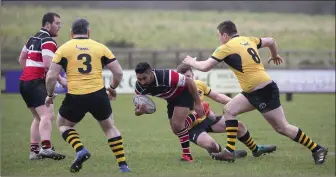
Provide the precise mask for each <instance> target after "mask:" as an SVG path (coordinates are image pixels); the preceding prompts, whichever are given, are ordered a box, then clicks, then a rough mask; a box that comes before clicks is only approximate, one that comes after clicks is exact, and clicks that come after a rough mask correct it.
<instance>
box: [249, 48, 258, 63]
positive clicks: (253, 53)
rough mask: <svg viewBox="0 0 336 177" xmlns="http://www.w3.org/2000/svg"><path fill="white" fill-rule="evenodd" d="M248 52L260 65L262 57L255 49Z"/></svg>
mask: <svg viewBox="0 0 336 177" xmlns="http://www.w3.org/2000/svg"><path fill="white" fill-rule="evenodd" d="M247 52H248V53H249V54H250V55H251V57H252V59H253V60H254V61H255V62H256V63H260V57H259V55H258V54H257V52H256V51H255V50H254V49H253V48H248V49H247Z"/></svg>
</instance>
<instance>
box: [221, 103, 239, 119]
mask: <svg viewBox="0 0 336 177" xmlns="http://www.w3.org/2000/svg"><path fill="white" fill-rule="evenodd" d="M237 114H238V113H237V112H236V111H235V110H234V109H233V108H231V107H228V106H227V105H225V106H224V116H225V118H229V119H230V118H231V117H234V116H236V115H237Z"/></svg>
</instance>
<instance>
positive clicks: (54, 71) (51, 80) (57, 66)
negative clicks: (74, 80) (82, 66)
mask: <svg viewBox="0 0 336 177" xmlns="http://www.w3.org/2000/svg"><path fill="white" fill-rule="evenodd" d="M64 60H65V59H64V58H62V57H61V56H60V55H59V54H56V55H55V57H54V58H53V60H52V61H53V62H52V63H51V65H50V68H49V70H48V73H47V78H46V87H47V93H48V96H49V97H52V96H53V95H54V91H55V86H56V81H57V78H58V76H59V74H60V72H61V70H62V65H64V64H65V63H66V62H65V61H64Z"/></svg>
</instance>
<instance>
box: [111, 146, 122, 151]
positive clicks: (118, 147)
mask: <svg viewBox="0 0 336 177" xmlns="http://www.w3.org/2000/svg"><path fill="white" fill-rule="evenodd" d="M120 148H123V145H119V146H114V147H111V149H112V150H116V149H120Z"/></svg>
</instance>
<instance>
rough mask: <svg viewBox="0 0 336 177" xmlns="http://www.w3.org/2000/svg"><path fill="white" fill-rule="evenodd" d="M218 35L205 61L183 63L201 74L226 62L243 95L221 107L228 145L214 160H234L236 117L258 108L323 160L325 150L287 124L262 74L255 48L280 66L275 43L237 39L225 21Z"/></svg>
mask: <svg viewBox="0 0 336 177" xmlns="http://www.w3.org/2000/svg"><path fill="white" fill-rule="evenodd" d="M217 36H218V38H219V41H220V43H221V45H220V46H219V47H218V48H217V49H216V50H215V52H214V53H213V54H212V55H211V57H210V58H208V59H207V60H205V61H196V60H195V58H192V57H190V56H187V57H186V58H185V59H184V61H183V62H184V63H185V64H188V65H190V66H192V67H193V68H195V69H197V70H200V71H209V70H210V69H211V68H213V67H214V66H215V65H217V64H218V63H220V62H225V63H226V64H227V65H228V66H229V68H230V69H231V70H232V71H233V72H234V74H235V75H236V76H237V78H238V81H239V84H240V86H241V88H242V90H243V91H242V92H241V93H239V94H237V95H236V96H235V97H234V98H233V99H232V100H231V101H229V103H227V104H226V105H225V107H224V116H223V117H224V118H225V124H226V131H227V132H228V133H227V144H226V147H225V150H224V151H222V152H220V153H214V154H213V157H214V158H215V159H217V160H225V161H234V160H235V154H234V151H235V148H236V146H235V143H236V140H237V131H238V121H237V119H236V116H237V115H239V114H241V113H244V112H249V111H252V110H254V109H257V110H258V111H259V112H260V113H261V114H262V115H263V117H264V118H265V119H266V120H267V121H268V123H270V124H271V126H272V127H273V128H274V129H275V131H277V132H278V133H279V134H281V135H284V136H287V137H288V138H290V139H292V140H294V141H295V142H297V143H299V144H302V145H304V146H305V147H307V148H308V149H309V150H310V151H311V152H312V156H313V158H314V161H315V164H322V163H324V161H325V157H326V155H327V152H328V149H327V148H326V147H323V146H321V145H319V144H317V143H315V142H314V141H312V140H311V139H310V138H309V137H308V136H307V135H306V134H305V133H304V132H303V131H302V130H301V129H300V128H298V127H296V126H294V125H291V124H289V123H288V122H287V120H286V116H285V113H284V110H283V108H282V106H281V103H280V91H279V88H278V86H277V84H276V83H275V82H274V81H272V79H271V78H270V77H269V76H268V74H267V73H266V71H265V68H264V66H263V64H262V62H261V60H260V57H259V53H258V49H259V48H264V47H267V48H269V51H270V53H271V59H270V60H269V62H270V61H272V60H273V62H274V63H275V64H276V65H279V64H280V63H282V62H283V60H282V58H281V57H280V56H279V55H278V48H277V45H276V43H275V40H274V39H273V38H270V37H265V38H256V37H247V36H240V35H239V34H238V30H237V27H236V25H235V24H234V23H233V22H232V21H230V20H227V21H224V22H222V23H220V24H219V25H218V26H217Z"/></svg>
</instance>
